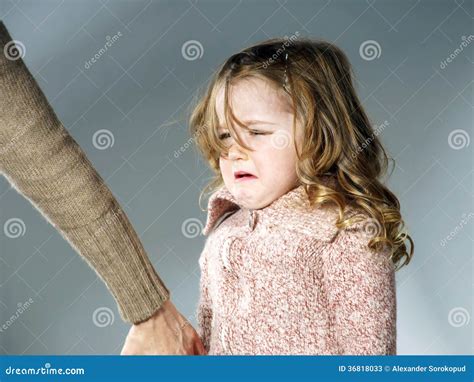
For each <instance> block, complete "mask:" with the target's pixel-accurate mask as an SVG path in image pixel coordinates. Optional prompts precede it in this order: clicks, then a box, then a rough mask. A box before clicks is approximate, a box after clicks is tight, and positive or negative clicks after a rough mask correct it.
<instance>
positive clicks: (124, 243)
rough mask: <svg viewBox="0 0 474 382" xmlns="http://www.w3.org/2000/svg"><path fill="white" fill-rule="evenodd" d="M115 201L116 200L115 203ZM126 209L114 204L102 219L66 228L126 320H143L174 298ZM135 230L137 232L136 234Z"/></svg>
mask: <svg viewBox="0 0 474 382" xmlns="http://www.w3.org/2000/svg"><path fill="white" fill-rule="evenodd" d="M114 204H115V203H114ZM134 232H135V231H134V230H133V227H132V226H131V224H130V222H129V219H128V218H127V216H126V215H125V214H124V213H123V210H122V209H121V208H120V207H119V206H118V205H114V206H113V207H112V208H110V209H109V211H108V212H107V213H106V215H105V216H103V217H102V218H101V219H98V220H96V221H95V222H92V223H90V224H88V225H87V226H84V227H80V228H75V229H71V230H67V231H65V234H66V238H69V240H70V242H71V243H72V244H73V246H76V245H79V246H81V247H82V248H84V250H85V251H87V252H86V253H84V252H83V253H82V254H83V256H84V258H85V259H86V260H87V261H88V263H89V264H90V265H91V266H92V267H93V268H94V269H95V271H96V272H97V273H98V274H99V275H100V277H101V278H102V279H103V280H104V282H105V283H106V284H107V286H108V288H109V289H110V291H111V292H112V294H113V296H114V297H115V299H116V301H117V303H118V306H119V310H120V314H121V316H122V318H123V319H124V320H125V321H129V322H133V323H139V322H141V321H144V320H146V319H148V318H149V317H150V316H152V315H153V313H154V312H156V311H157V310H158V309H159V308H160V307H161V305H162V304H163V302H165V301H166V300H168V299H169V298H170V292H169V290H168V289H167V288H166V286H165V285H164V283H163V281H162V280H161V278H160V277H159V276H158V274H157V273H156V272H155V269H154V268H153V265H152V264H151V263H150V261H149V259H148V256H147V254H146V253H145V251H144V249H143V246H142V243H141V242H140V240H139V239H138V237H137V235H136V234H135V233H134ZM132 233H133V234H132Z"/></svg>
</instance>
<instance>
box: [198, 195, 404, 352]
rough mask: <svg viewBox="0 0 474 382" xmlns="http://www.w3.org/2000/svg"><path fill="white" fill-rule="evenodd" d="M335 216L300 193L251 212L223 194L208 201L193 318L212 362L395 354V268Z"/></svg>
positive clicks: (359, 232) (356, 227) (331, 209)
mask: <svg viewBox="0 0 474 382" xmlns="http://www.w3.org/2000/svg"><path fill="white" fill-rule="evenodd" d="M294 203H296V206H294ZM349 211H355V210H349ZM337 217H338V212H337V208H336V207H324V208H323V207H317V208H316V207H314V208H310V207H309V201H308V199H307V196H306V193H305V190H304V188H303V186H299V187H297V188H295V189H293V190H291V191H289V192H288V193H286V194H285V195H283V196H281V197H280V198H278V199H277V200H275V201H273V202H272V203H271V204H270V205H268V206H267V207H265V208H262V209H258V210H249V209H246V208H244V207H242V206H239V204H238V203H237V202H236V200H235V199H234V197H233V196H232V194H231V193H230V192H229V191H228V189H227V188H226V187H225V186H223V187H221V188H220V189H219V190H217V191H216V192H215V193H214V194H213V195H211V197H210V199H209V202H208V216H207V222H206V226H205V228H204V230H203V234H204V235H208V237H207V240H206V243H205V246H204V249H203V252H202V254H201V256H200V259H199V265H200V268H201V281H200V292H201V294H200V299H199V305H198V309H197V316H198V329H197V330H198V333H199V335H200V336H201V339H202V341H203V344H204V346H205V347H206V349H207V351H208V354H209V355H218V354H326V355H329V354H356V355H363V354H366V355H384V354H391V355H394V354H396V293H395V272H394V266H393V265H392V262H391V260H390V259H389V258H388V253H380V252H379V253H377V252H373V251H370V250H369V249H368V248H366V245H367V242H368V240H369V237H368V235H367V233H366V234H364V232H365V231H364V229H363V227H364V223H362V222H361V223H356V224H355V225H353V226H351V227H350V228H349V229H345V230H338V229H337V228H336V227H335V225H334V222H335V221H336V219H337ZM213 228H214V229H213Z"/></svg>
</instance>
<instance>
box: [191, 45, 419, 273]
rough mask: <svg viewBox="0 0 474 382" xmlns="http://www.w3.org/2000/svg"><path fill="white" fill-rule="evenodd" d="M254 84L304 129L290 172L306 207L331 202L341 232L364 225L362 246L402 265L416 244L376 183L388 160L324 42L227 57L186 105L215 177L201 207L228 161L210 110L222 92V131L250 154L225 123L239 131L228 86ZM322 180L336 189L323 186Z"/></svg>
mask: <svg viewBox="0 0 474 382" xmlns="http://www.w3.org/2000/svg"><path fill="white" fill-rule="evenodd" d="M252 77H253V78H260V79H265V80H267V81H270V83H271V84H273V85H275V86H278V87H280V88H283V90H284V92H285V93H286V94H288V95H289V97H290V98H291V102H292V109H293V112H294V119H293V134H294V133H295V129H296V124H297V122H298V121H300V122H301V126H302V128H303V129H304V139H303V144H302V147H301V152H299V150H298V148H297V147H296V145H295V148H296V151H297V157H298V161H297V168H296V173H297V176H298V179H299V182H300V184H302V185H304V188H305V190H306V193H307V194H308V197H309V198H310V202H311V204H325V203H335V205H337V206H338V208H339V219H338V220H337V222H336V226H337V227H338V228H339V229H344V228H347V227H349V226H351V225H352V224H354V223H357V222H360V221H365V222H367V224H365V223H364V224H365V227H366V228H365V229H368V230H371V231H373V232H372V233H373V235H372V236H371V239H370V240H369V242H368V247H369V248H370V249H372V250H381V249H386V248H387V247H388V248H389V249H390V251H389V252H390V257H391V260H392V262H393V264H394V265H395V266H396V270H399V269H400V268H401V267H402V266H404V265H408V263H409V262H410V260H411V258H412V256H413V250H414V244H413V241H412V239H411V237H410V236H409V235H408V234H407V232H406V230H405V224H404V222H403V219H402V217H401V213H400V203H399V201H398V199H397V197H396V196H395V195H394V194H393V193H392V192H391V191H390V190H389V189H388V188H387V187H386V186H385V185H384V184H383V183H382V180H381V177H382V176H383V175H384V174H385V173H386V172H387V168H388V163H389V158H388V156H387V154H386V152H385V150H384V148H383V146H382V144H381V143H380V140H379V139H378V137H377V131H376V130H375V131H374V130H373V129H372V127H371V123H370V121H369V118H368V117H367V114H366V113H365V111H364V110H363V108H362V105H361V103H360V101H359V99H358V96H357V94H356V91H355V88H354V84H353V71H352V67H351V65H350V62H349V60H348V58H347V57H346V55H345V53H344V52H343V51H342V50H341V49H339V48H338V47H337V46H335V45H334V44H331V43H329V42H327V41H324V40H316V39H310V38H300V39H288V38H284V39H281V38H275V39H269V40H265V41H263V42H261V43H258V44H256V45H253V46H250V47H248V48H246V49H243V50H242V51H240V52H239V53H236V54H234V55H232V56H231V57H229V58H228V59H227V60H226V61H225V62H224V63H223V64H222V65H221V66H220V68H218V70H217V71H216V73H215V74H214V76H213V78H212V79H211V81H210V83H209V85H208V87H207V89H206V91H205V94H203V96H202V97H201V98H200V99H199V100H198V102H197V104H195V105H192V111H191V115H190V118H189V128H190V133H191V135H192V136H193V139H194V141H195V142H196V145H197V147H198V149H199V151H200V152H201V153H202V155H203V157H204V158H205V159H206V160H207V162H208V163H209V165H210V167H211V169H212V170H213V172H214V177H213V178H212V180H211V182H210V183H209V184H207V186H206V187H205V188H204V190H203V192H202V193H201V195H200V199H199V200H200V205H201V198H202V196H203V194H204V193H205V192H206V191H207V192H208V193H209V194H210V193H213V192H214V191H216V190H217V189H218V188H220V187H221V186H222V185H223V184H224V181H223V178H222V175H221V172H220V169H219V158H220V156H221V155H227V147H226V145H225V144H224V143H223V142H222V141H221V140H220V139H219V135H218V132H217V130H218V126H219V120H218V116H217V113H216V107H215V105H216V98H217V93H218V90H219V89H220V88H221V87H224V115H225V120H226V122H227V127H228V128H229V130H230V131H231V133H232V135H233V136H234V137H235V138H236V140H237V141H238V143H239V144H240V145H241V147H245V148H246V149H248V150H252V149H251V148H250V147H248V146H247V145H246V144H245V143H244V142H242V141H241V139H240V138H239V135H238V134H235V129H234V127H233V126H232V123H231V121H235V122H236V123H237V124H238V125H240V126H242V127H244V128H245V126H244V124H243V123H242V122H240V121H239V120H238V119H237V118H236V117H235V115H234V114H233V113H232V109H231V107H230V104H229V89H230V87H231V86H232V85H234V84H235V83H236V82H237V81H239V80H241V79H244V78H252ZM282 84H285V85H284V86H283V87H282ZM327 176H330V177H331V179H332V178H333V179H335V183H332V185H328V184H327V183H325V182H322V181H321V179H322V178H323V177H327ZM348 206H350V207H355V208H357V210H361V211H363V214H362V215H361V216H363V217H359V218H358V217H357V216H354V215H352V216H350V217H347V216H346V212H347V208H346V207H348ZM374 223H375V224H374ZM374 227H375V229H374ZM407 244H409V249H408V247H407ZM402 261H403V263H402ZM400 263H402V264H401V265H400Z"/></svg>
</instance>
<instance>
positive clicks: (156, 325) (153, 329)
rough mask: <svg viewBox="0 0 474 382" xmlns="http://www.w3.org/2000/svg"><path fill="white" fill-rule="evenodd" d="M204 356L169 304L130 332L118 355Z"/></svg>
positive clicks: (194, 335)
mask: <svg viewBox="0 0 474 382" xmlns="http://www.w3.org/2000/svg"><path fill="white" fill-rule="evenodd" d="M140 354H141V355H159V354H162V355H163V354H181V355H206V354H207V352H206V350H205V348H204V346H203V344H202V342H201V339H200V338H199V335H198V334H197V333H196V331H195V330H194V328H193V327H192V326H191V324H190V323H189V322H188V321H187V320H186V319H185V318H184V317H183V316H182V315H181V314H180V313H179V312H178V311H177V310H176V307H175V306H174V305H173V304H172V303H171V301H169V300H168V301H165V303H164V304H163V305H162V307H161V308H160V309H159V310H158V311H157V312H156V313H155V314H154V315H153V316H152V317H150V318H149V319H148V320H147V321H144V322H141V323H139V324H135V325H133V326H132V327H131V328H130V331H129V332H128V335H127V338H126V339H125V344H124V346H123V348H122V351H121V353H120V355H140Z"/></svg>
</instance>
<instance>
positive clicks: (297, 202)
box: [202, 177, 338, 241]
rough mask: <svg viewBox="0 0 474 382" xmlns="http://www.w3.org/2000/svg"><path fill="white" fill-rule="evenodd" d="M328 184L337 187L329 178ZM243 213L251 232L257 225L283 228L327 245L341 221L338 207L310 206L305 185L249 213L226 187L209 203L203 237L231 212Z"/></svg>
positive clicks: (212, 196) (325, 179)
mask: <svg viewBox="0 0 474 382" xmlns="http://www.w3.org/2000/svg"><path fill="white" fill-rule="evenodd" d="M322 182H323V183H324V184H329V183H331V184H334V183H333V182H334V180H333V179H331V178H329V177H325V178H323V179H322ZM239 209H242V210H244V211H246V212H247V213H248V215H249V229H251V230H252V229H253V227H254V226H255V224H262V225H265V226H267V227H268V226H283V227H285V229H290V230H295V231H298V232H300V233H307V234H309V235H312V236H314V237H317V238H319V239H321V240H323V241H327V240H331V239H332V238H333V237H334V236H335V234H336V232H337V231H338V229H337V227H336V226H335V224H334V223H335V221H336V220H337V218H338V212H337V209H336V208H334V207H332V208H331V207H322V206H320V207H315V206H310V203H309V199H308V196H307V194H306V191H305V188H304V185H300V186H297V187H296V188H293V189H292V190H290V191H288V192H287V193H286V194H284V195H282V196H280V197H279V198H278V199H276V200H274V201H273V202H272V203H270V204H269V205H268V206H266V207H263V208H261V209H248V208H245V207H243V206H241V205H239V203H238V202H237V200H236V199H235V198H234V196H233V195H232V194H231V193H230V191H229V190H228V189H227V187H226V186H225V185H223V186H221V187H220V188H219V189H218V190H217V191H215V192H214V193H213V194H212V195H211V197H210V198H209V201H208V207H207V212H208V214H207V221H206V225H205V227H204V229H203V231H202V232H203V234H204V235H208V234H209V233H210V232H211V230H212V229H213V228H214V226H215V225H216V223H217V221H218V220H219V219H220V218H221V217H222V216H223V215H224V214H226V213H227V212H233V211H236V210H239Z"/></svg>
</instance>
